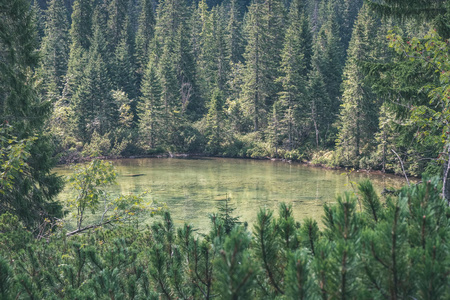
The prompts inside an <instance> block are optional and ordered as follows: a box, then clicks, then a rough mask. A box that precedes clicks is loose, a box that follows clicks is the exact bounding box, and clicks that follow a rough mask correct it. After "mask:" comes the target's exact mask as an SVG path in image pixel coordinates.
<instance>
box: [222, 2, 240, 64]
mask: <svg viewBox="0 0 450 300" xmlns="http://www.w3.org/2000/svg"><path fill="white" fill-rule="evenodd" d="M228 15H229V17H228V25H227V34H226V43H227V49H228V55H229V58H228V59H229V61H230V62H231V63H234V64H236V63H238V62H242V61H243V57H242V54H243V53H244V39H243V37H242V22H241V18H242V17H241V16H240V14H239V9H238V7H237V3H236V0H231V2H230V8H229V12H228Z"/></svg>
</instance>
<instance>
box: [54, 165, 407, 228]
mask: <svg viewBox="0 0 450 300" xmlns="http://www.w3.org/2000/svg"><path fill="white" fill-rule="evenodd" d="M112 163H113V164H114V166H115V167H116V169H117V172H118V177H117V181H118V185H115V186H111V187H110V189H109V192H110V193H112V194H120V193H122V194H128V193H141V192H144V191H149V193H148V194H146V195H145V197H146V199H147V200H149V201H152V200H155V201H158V202H160V203H163V202H164V203H166V204H167V206H168V208H169V209H170V212H171V214H172V217H173V219H174V222H175V223H176V225H182V224H183V223H184V222H187V223H190V224H192V225H194V226H195V227H197V228H199V229H200V230H201V231H205V230H207V229H208V228H209V218H208V215H209V214H211V213H213V212H216V211H217V205H218V203H219V202H220V200H223V199H225V198H226V197H228V198H229V199H231V204H232V205H234V207H236V210H235V215H237V216H239V217H240V218H241V220H242V221H247V222H249V223H250V224H251V223H253V222H254V220H256V214H257V212H258V211H259V209H260V208H263V207H266V208H269V209H272V210H276V211H277V210H278V205H279V203H280V202H286V203H291V204H292V207H293V211H294V216H295V218H296V220H297V221H301V220H302V219H303V218H306V217H312V218H314V219H316V220H317V221H318V222H319V223H321V222H320V219H321V216H322V213H323V209H322V206H323V204H324V203H334V202H335V198H336V195H338V194H341V193H343V192H344V191H346V190H352V184H351V182H352V181H355V182H357V181H359V180H361V179H365V178H370V179H371V180H372V182H373V183H374V185H375V186H376V188H377V190H378V192H381V191H382V189H383V188H385V187H400V186H402V185H404V184H405V180H404V179H402V178H401V177H396V176H390V175H384V176H382V175H377V174H370V175H369V174H367V173H366V172H352V173H351V174H350V175H345V174H344V175H342V173H343V171H342V170H341V171H338V170H327V169H322V168H315V167H311V166H307V165H303V164H297V163H292V164H290V163H287V162H282V161H270V160H251V159H232V158H210V157H207V158H142V159H119V160H112ZM56 172H57V173H58V174H60V175H69V174H70V173H71V169H70V167H69V166H59V167H57V168H56ZM136 175H139V176H136ZM68 196H70V192H69V191H67V190H66V191H64V192H63V193H62V194H61V195H60V197H61V199H64V198H66V197H68ZM275 215H278V214H277V213H276V214H275ZM73 224H75V223H73ZM87 224H88V223H85V225H87ZM68 227H69V228H73V225H70V223H69V226H68Z"/></svg>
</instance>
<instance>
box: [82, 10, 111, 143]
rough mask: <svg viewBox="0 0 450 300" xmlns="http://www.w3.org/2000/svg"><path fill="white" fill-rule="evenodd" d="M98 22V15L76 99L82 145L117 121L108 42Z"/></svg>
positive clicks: (105, 131) (95, 18)
mask: <svg viewBox="0 0 450 300" xmlns="http://www.w3.org/2000/svg"><path fill="white" fill-rule="evenodd" d="M99 18H100V16H99V13H98V12H96V13H95V16H94V29H93V30H94V36H93V40H92V45H91V47H90V49H89V58H88V62H87V66H86V69H85V70H84V74H83V78H82V81H81V84H80V86H79V87H78V89H77V92H76V94H75V95H74V99H73V105H74V110H73V111H74V113H75V121H76V123H77V131H78V136H79V138H80V139H81V140H82V141H83V142H89V140H90V138H91V135H92V133H94V131H96V132H97V133H99V134H100V135H104V134H106V133H107V132H108V131H109V130H110V129H112V128H113V124H115V122H116V121H117V107H115V103H114V101H113V99H112V97H111V89H112V83H111V81H110V75H109V72H108V68H107V64H106V62H105V54H106V53H107V49H106V41H105V37H104V36H103V33H102V30H101V29H100V26H99V25H98V24H99V23H98V22H99Z"/></svg>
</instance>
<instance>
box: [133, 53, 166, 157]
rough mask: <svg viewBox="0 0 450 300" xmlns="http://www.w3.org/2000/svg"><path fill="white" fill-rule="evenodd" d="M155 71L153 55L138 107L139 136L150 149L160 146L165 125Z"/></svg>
mask: <svg viewBox="0 0 450 300" xmlns="http://www.w3.org/2000/svg"><path fill="white" fill-rule="evenodd" d="M157 71H158V69H157V62H156V57H155V55H153V56H152V57H151V59H150V60H149V62H148V64H147V68H146V71H145V76H144V79H143V81H142V88H141V94H142V96H141V98H140V102H139V105H138V112H139V132H140V136H141V137H142V138H143V140H144V144H146V145H148V146H149V147H150V148H154V147H156V146H158V145H161V142H162V140H163V135H164V125H165V120H164V105H163V103H162V101H161V84H160V80H159V76H158V72H157Z"/></svg>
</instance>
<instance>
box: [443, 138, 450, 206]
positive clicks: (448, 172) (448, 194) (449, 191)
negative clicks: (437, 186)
mask: <svg viewBox="0 0 450 300" xmlns="http://www.w3.org/2000/svg"><path fill="white" fill-rule="evenodd" d="M446 152H447V153H446V154H445V155H446V156H447V159H446V160H445V162H444V174H443V176H442V177H443V179H442V196H443V197H444V199H446V200H447V202H448V204H449V205H450V178H449V177H450V146H448V147H447V151H446Z"/></svg>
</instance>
